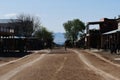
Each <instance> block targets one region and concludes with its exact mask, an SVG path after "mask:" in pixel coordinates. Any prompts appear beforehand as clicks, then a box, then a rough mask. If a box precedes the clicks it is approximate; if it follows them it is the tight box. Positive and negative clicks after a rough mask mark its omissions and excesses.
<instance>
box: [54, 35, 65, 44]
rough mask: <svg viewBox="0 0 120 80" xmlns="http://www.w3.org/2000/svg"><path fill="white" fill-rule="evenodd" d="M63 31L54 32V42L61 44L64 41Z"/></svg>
mask: <svg viewBox="0 0 120 80" xmlns="http://www.w3.org/2000/svg"><path fill="white" fill-rule="evenodd" d="M65 40H66V39H65V38H64V33H54V42H55V43H56V44H59V45H63V44H64V42H65Z"/></svg>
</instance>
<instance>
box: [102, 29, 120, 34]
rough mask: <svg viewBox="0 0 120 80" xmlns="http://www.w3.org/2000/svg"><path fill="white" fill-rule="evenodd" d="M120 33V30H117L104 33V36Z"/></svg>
mask: <svg viewBox="0 0 120 80" xmlns="http://www.w3.org/2000/svg"><path fill="white" fill-rule="evenodd" d="M119 31H120V29H116V30H112V31H109V32H106V33H103V35H107V34H113V33H116V32H119Z"/></svg>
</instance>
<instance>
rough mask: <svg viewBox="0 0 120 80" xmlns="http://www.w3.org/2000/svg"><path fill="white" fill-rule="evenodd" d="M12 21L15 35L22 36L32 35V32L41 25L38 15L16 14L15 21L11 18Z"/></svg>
mask: <svg viewBox="0 0 120 80" xmlns="http://www.w3.org/2000/svg"><path fill="white" fill-rule="evenodd" d="M12 23H13V24H12V25H14V28H15V35H16V36H24V37H30V36H32V33H33V32H34V31H36V30H37V29H39V27H40V25H41V23H40V20H39V18H38V17H35V16H31V15H29V14H20V15H18V16H17V17H16V21H15V20H13V19H12Z"/></svg>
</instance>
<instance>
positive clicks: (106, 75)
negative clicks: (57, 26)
mask: <svg viewBox="0 0 120 80" xmlns="http://www.w3.org/2000/svg"><path fill="white" fill-rule="evenodd" d="M72 51H73V52H75V53H76V54H78V56H79V58H80V60H81V61H82V62H84V63H85V64H86V65H87V66H88V67H89V68H90V69H91V70H93V71H94V72H95V73H97V74H99V75H100V76H101V77H103V78H104V79H105V80H119V78H117V77H114V76H113V75H111V74H109V73H107V72H105V71H103V70H101V69H99V68H97V67H95V66H93V65H92V64H91V63H90V61H89V60H88V59H87V58H86V57H85V56H84V55H83V54H81V53H80V52H78V51H76V50H72Z"/></svg>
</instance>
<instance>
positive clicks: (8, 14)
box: [0, 0, 120, 32]
mask: <svg viewBox="0 0 120 80" xmlns="http://www.w3.org/2000/svg"><path fill="white" fill-rule="evenodd" d="M21 13H26V14H31V15H35V16H38V17H39V18H40V20H41V23H42V25H43V26H45V27H46V28H47V29H48V30H50V31H53V32H64V28H63V23H64V22H66V21H68V20H73V19H76V18H79V19H80V20H82V21H83V22H85V23H87V22H89V21H98V20H100V19H101V18H104V17H107V18H114V17H117V16H118V15H120V0H1V2H0V18H1V19H3V18H14V16H16V15H18V14H21Z"/></svg>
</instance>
